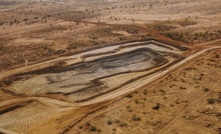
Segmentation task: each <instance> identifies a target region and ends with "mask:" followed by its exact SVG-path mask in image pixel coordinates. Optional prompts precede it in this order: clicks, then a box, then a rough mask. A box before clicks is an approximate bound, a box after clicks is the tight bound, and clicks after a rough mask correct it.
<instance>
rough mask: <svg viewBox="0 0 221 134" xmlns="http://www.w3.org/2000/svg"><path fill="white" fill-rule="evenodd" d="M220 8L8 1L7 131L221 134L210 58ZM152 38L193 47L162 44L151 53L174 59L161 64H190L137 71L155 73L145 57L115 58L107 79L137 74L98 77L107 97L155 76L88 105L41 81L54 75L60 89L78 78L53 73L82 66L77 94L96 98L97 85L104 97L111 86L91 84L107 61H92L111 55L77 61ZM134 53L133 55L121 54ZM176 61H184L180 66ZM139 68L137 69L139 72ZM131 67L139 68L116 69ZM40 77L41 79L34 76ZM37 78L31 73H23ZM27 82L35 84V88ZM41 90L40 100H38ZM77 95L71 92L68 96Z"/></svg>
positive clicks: (3, 73)
mask: <svg viewBox="0 0 221 134" xmlns="http://www.w3.org/2000/svg"><path fill="white" fill-rule="evenodd" d="M220 7H221V2H220V0H204V1H201V0H186V1H178V0H170V1H164V0H154V1H151V0H139V1H137V0H125V1H124V0H104V1H103V0H102V1H101V0H93V1H92V0H80V1H79V0H60V1H56V0H46V1H44V2H41V1H40V0H32V1H29V0H3V1H1V2H0V80H1V87H0V133H1V132H4V133H10V132H8V131H11V132H16V133H105V134H106V133H158V134H161V133H172V134H177V133H184V134H192V133H208V134H209V133H212V134H219V133H221V124H220V120H221V119H220V113H221V109H220V99H221V98H220V97H221V96H220V92H221V91H220V88H221V85H220V83H221V81H220V75H221V67H220V65H221V61H220V59H221V58H220V57H221V51H220V49H218V48H217V49H214V50H208V51H206V50H207V49H209V48H212V47H217V46H220V43H221V42H220V39H221V27H220V24H221V8H220ZM149 38H154V39H156V40H159V41H162V42H164V44H167V43H168V44H176V45H177V44H178V45H180V46H185V47H188V48H189V49H188V50H185V51H183V52H178V53H176V52H174V51H172V52H171V49H170V50H167V49H165V48H162V47H160V46H152V47H151V49H155V50H154V51H156V49H157V50H158V51H164V54H165V52H167V53H168V52H171V53H170V56H165V55H164V56H163V57H164V58H166V59H167V60H169V61H170V62H172V61H173V60H175V61H176V60H177V62H178V61H179V60H178V59H179V58H181V59H182V58H184V57H185V60H183V63H182V64H181V65H179V66H178V65H175V66H172V65H170V66H168V67H167V68H164V66H166V65H168V64H169V63H170V62H169V63H167V64H164V65H160V67H159V68H153V69H150V70H146V71H147V72H137V73H134V72H133V71H134V70H142V67H143V66H146V65H148V67H149V66H150V65H151V64H145V62H143V63H142V62H141V61H142V60H141V59H142V58H143V59H145V58H144V57H145V56H143V53H144V52H143V53H141V54H138V55H136V56H137V57H136V56H133V55H134V54H135V53H133V54H129V55H132V57H130V56H129V57H127V55H128V54H126V58H125V55H124V56H123V57H121V59H120V60H117V59H116V58H113V57H111V58H109V59H108V60H112V61H111V62H110V63H111V64H114V65H115V66H116V67H115V68H113V69H111V70H110V72H108V71H107V72H108V73H107V74H108V76H109V75H111V73H113V72H115V73H116V72H124V71H125V70H126V71H128V70H130V71H131V70H132V72H131V73H128V74H122V75H116V76H111V77H107V78H101V79H100V78H99V80H101V81H102V82H103V83H106V84H107V85H108V87H109V88H110V89H111V88H114V87H117V85H120V84H122V82H126V81H128V80H129V79H132V78H137V77H138V76H140V75H143V74H147V73H150V74H151V72H155V73H153V74H152V75H149V76H147V77H144V78H139V79H138V81H137V82H131V83H129V82H126V84H125V85H126V86H125V87H122V88H118V90H114V91H113V92H107V93H105V94H102V95H95V97H93V98H90V97H89V98H90V99H89V101H88V100H87V99H86V101H83V102H76V100H81V99H82V98H84V97H86V98H87V96H84V94H81V95H83V96H82V98H80V99H79V98H78V99H76V98H75V97H76V96H72V97H66V96H65V95H61V94H60V90H61V89H58V88H57V86H58V85H59V84H58V85H56V83H55V84H54V85H53V84H50V82H49V83H48V82H47V81H45V80H44V79H43V78H44V77H43V76H46V75H48V76H49V77H50V80H51V81H53V82H54V81H56V82H58V81H60V82H61V83H62V80H63V77H64V78H65V79H66V78H67V77H68V76H69V75H70V72H71V71H70V72H68V73H66V74H65V73H61V74H59V77H58V75H57V74H56V75H52V74H50V73H49V72H51V71H52V72H53V71H54V72H56V71H59V70H60V69H61V68H62V69H64V68H65V67H68V65H71V64H74V63H77V62H80V61H82V60H83V59H84V60H85V64H84V65H85V66H80V68H78V69H77V70H78V71H79V72H81V73H82V72H83V73H82V74H83V75H82V74H81V75H82V76H80V75H78V76H74V77H73V78H72V80H73V81H74V82H75V85H72V86H73V87H74V88H78V87H80V88H82V87H81V86H83V87H85V86H86V87H93V89H95V91H97V90H100V89H96V85H99V86H100V87H102V86H103V87H102V88H105V89H106V87H105V86H104V84H101V83H96V82H94V81H93V82H94V83H93V82H92V84H91V82H90V81H91V80H92V79H94V78H95V77H98V76H99V77H100V76H103V75H104V73H99V74H97V72H96V71H94V70H96V68H97V67H98V66H99V65H103V66H108V65H109V64H108V62H107V59H105V58H104V59H102V60H99V63H97V62H92V63H93V66H92V64H91V63H90V61H92V60H95V59H99V58H102V57H104V55H103V54H104V53H100V56H97V55H93V54H92V55H89V57H87V56H88V55H87V56H86V58H85V57H84V56H82V57H81V56H77V55H76V54H79V52H80V51H82V50H85V49H87V48H92V47H98V46H99V47H103V46H105V45H107V46H109V45H110V46H113V44H117V43H120V44H124V43H125V42H131V41H137V40H145V39H149ZM171 47H172V49H174V46H171ZM142 49H144V47H142ZM132 50H134V48H130V47H129V48H125V49H124V51H121V49H120V51H119V50H116V51H115V53H116V55H117V54H118V53H119V54H120V53H123V52H126V51H132ZM202 50H205V51H202ZM142 51H143V50H142ZM132 52H133V51H132ZM201 52H202V53H201ZM157 53H160V52H157ZM174 53H175V54H174ZM161 54H162V52H161ZM194 54H195V55H194ZM80 55H81V54H80ZM107 55H109V56H110V55H111V54H107ZM153 55H155V54H152V55H149V56H150V57H152V58H153V57H154V56H153ZM177 55H179V56H180V57H179V56H178V57H179V58H174V56H177ZM190 55H193V56H192V57H191V56H190ZM113 59H115V60H113ZM146 59H148V56H147V57H146ZM101 61H102V62H101ZM137 62H140V64H137V66H136V63H137ZM95 63H96V64H95ZM131 63H135V65H134V66H129V67H125V68H123V67H122V68H119V66H125V65H128V64H131ZM179 63H181V62H178V64H179ZM141 65H142V66H141ZM50 67H51V68H50ZM44 68H48V70H47V69H46V70H44ZM94 68H95V69H94ZM161 68H162V69H161ZM39 69H43V70H44V71H43V72H41V71H40V72H41V74H39V73H36V71H35V70H39ZM30 71H31V72H33V73H29V74H28V75H27V74H26V75H25V76H23V75H18V74H19V73H21V72H30ZM88 71H89V72H88ZM111 71H112V72H111ZM37 72H38V71H37ZM98 72H99V70H98ZM71 73H73V71H72V72H71ZM87 73H88V74H92V73H94V74H92V75H88V74H87ZM164 73H165V74H164ZM17 76H18V77H17ZM60 76H63V77H62V80H61V78H60ZM79 76H80V77H79ZM83 76H85V78H84V77H83ZM32 78H33V79H32ZM86 78H87V79H86ZM83 79H84V81H85V82H83V84H82V81H83ZM2 80H4V81H2ZM14 80H18V81H17V82H15V81H14ZM29 80H30V81H31V82H32V84H28V83H30V81H29ZM36 81H37V84H36ZM39 83H40V85H39ZM76 83H77V84H76ZM79 83H80V84H79ZM11 84H12V85H11ZM9 85H10V86H9ZM63 85H67V83H66V84H65V82H63ZM69 86H70V82H69ZM72 86H71V87H72ZM49 87H50V88H49ZM40 88H41V89H40ZM54 88H56V90H55V89H54ZM38 89H40V90H41V92H35V91H36V90H38ZM72 90H73V89H72V88H71V89H70V88H67V89H65V90H62V92H66V93H69V92H70V91H72ZM75 90H76V89H75ZM55 92H57V93H55ZM95 94H97V92H96V93H95ZM89 96H91V93H89ZM92 96H93V95H92ZM70 98H71V99H70ZM73 98H75V99H76V100H75V99H73ZM73 100H74V101H73ZM83 100H84V99H83Z"/></svg>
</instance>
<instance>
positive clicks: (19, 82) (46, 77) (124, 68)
mask: <svg viewBox="0 0 221 134" xmlns="http://www.w3.org/2000/svg"><path fill="white" fill-rule="evenodd" d="M186 49H187V48H185V47H181V46H177V47H176V46H172V45H167V44H163V43H160V42H156V41H154V40H150V41H137V42H132V43H125V44H118V45H113V46H107V47H102V48H96V49H92V50H89V51H85V52H82V53H79V54H76V55H72V56H68V57H62V58H59V59H57V60H52V61H47V62H45V63H41V64H47V65H52V64H53V65H52V66H47V67H45V68H40V69H39V68H38V64H37V65H31V66H30V68H31V70H30V69H26V70H29V71H24V72H20V73H17V74H13V75H11V76H9V77H7V78H4V80H3V81H2V88H3V89H4V90H5V91H9V92H10V93H13V94H17V95H24V96H44V95H52V96H53V95H59V96H60V97H61V99H64V100H66V101H68V102H84V101H88V100H90V99H93V98H95V97H96V96H99V95H103V94H105V93H109V92H112V91H115V90H117V89H119V88H123V87H124V86H127V84H131V83H133V82H134V81H137V80H139V79H141V78H143V79H145V78H147V77H148V76H149V75H153V74H154V73H156V72H157V71H158V70H160V69H162V68H165V67H168V66H169V65H172V64H173V63H176V62H177V61H179V60H181V59H183V56H182V53H183V52H184V51H183V50H186ZM55 63H56V64H55ZM27 68H28V67H27Z"/></svg>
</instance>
